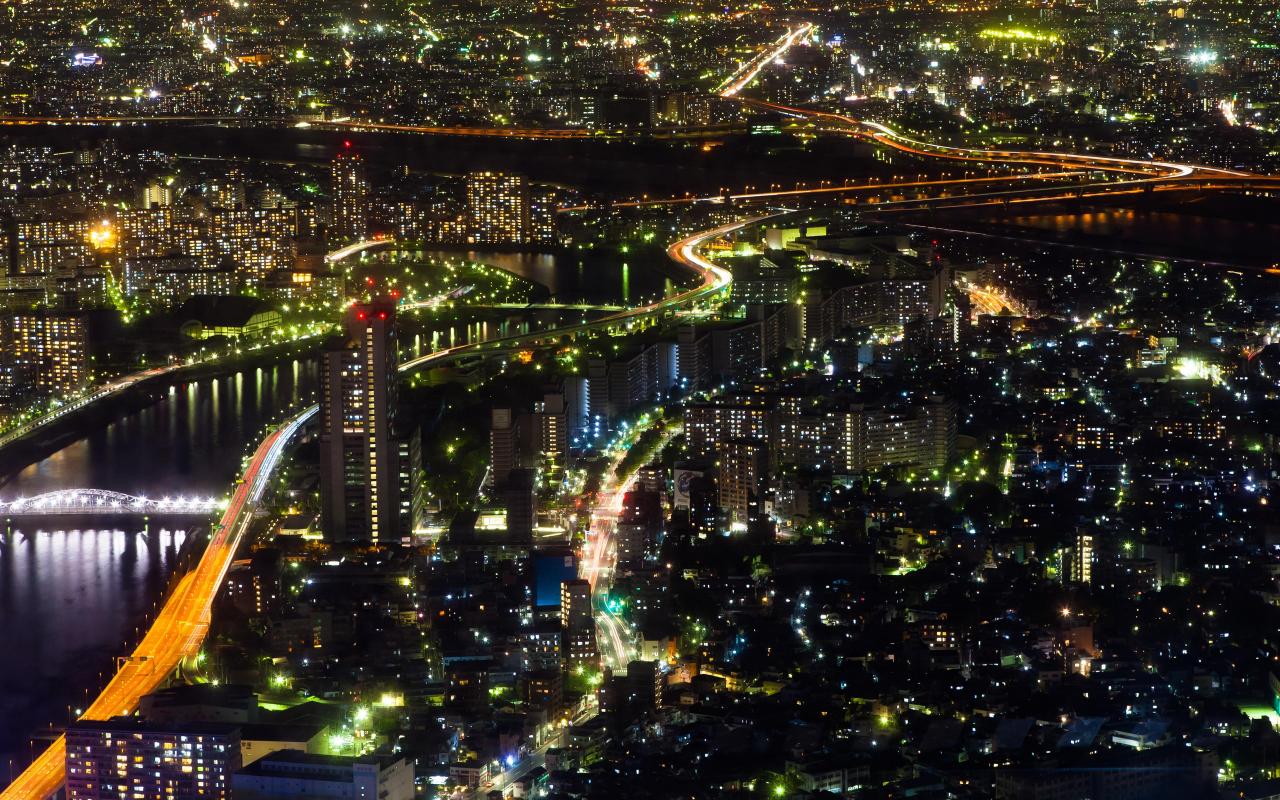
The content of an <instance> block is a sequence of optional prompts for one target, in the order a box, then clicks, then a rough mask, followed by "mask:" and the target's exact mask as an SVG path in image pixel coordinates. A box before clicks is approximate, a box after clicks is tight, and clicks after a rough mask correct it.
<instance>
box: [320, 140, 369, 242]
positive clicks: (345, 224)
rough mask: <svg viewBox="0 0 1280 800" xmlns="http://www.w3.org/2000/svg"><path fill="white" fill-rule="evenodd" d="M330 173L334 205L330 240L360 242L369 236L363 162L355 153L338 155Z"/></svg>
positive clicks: (331, 196) (331, 195) (366, 185)
mask: <svg viewBox="0 0 1280 800" xmlns="http://www.w3.org/2000/svg"><path fill="white" fill-rule="evenodd" d="M329 169H330V198H331V199H332V202H333V219H332V224H331V225H330V228H329V238H330V239H331V240H332V241H334V242H358V241H361V240H363V239H365V238H367V237H368V235H369V179H368V177H367V176H366V174H365V165H364V159H363V158H361V157H360V156H359V155H358V154H356V153H339V154H338V155H337V156H336V157H335V158H334V159H333V163H332V164H330V167H329Z"/></svg>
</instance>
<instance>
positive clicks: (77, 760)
mask: <svg viewBox="0 0 1280 800" xmlns="http://www.w3.org/2000/svg"><path fill="white" fill-rule="evenodd" d="M239 766H240V732H239V729H238V728H237V727H236V726H235V725H229V724H225V725H224V724H214V723H206V724H194V723H192V724H186V725H165V724H160V723H147V722H144V721H142V720H138V719H135V718H131V717H118V718H116V719H113V720H107V721H105V722H87V721H81V722H77V723H75V724H74V725H72V726H71V727H70V728H68V729H67V754H66V770H67V784H66V792H67V799H68V800H108V799H110V800H115V799H116V798H130V799H131V800H197V798H199V799H200V800H206V799H207V800H220V798H227V797H230V796H231V774H232V773H233V772H235V771H236V769H238V768H239Z"/></svg>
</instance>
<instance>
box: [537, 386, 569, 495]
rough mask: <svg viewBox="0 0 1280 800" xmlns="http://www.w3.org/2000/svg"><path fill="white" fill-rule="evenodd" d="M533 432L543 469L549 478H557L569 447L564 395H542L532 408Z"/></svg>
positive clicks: (562, 467)
mask: <svg viewBox="0 0 1280 800" xmlns="http://www.w3.org/2000/svg"><path fill="white" fill-rule="evenodd" d="M533 416H534V421H535V424H536V428H535V432H536V434H537V437H538V441H537V449H538V458H539V460H540V461H541V462H542V464H541V465H542V468H543V471H544V472H545V473H546V475H547V476H548V477H550V478H553V479H554V478H558V477H559V476H560V473H561V471H562V470H563V469H564V463H565V454H566V452H567V451H568V448H569V423H568V419H567V416H566V414H565V402H564V395H563V394H559V393H555V394H548V395H544V396H543V398H542V402H540V403H538V404H537V405H536V407H535V408H534V413H533Z"/></svg>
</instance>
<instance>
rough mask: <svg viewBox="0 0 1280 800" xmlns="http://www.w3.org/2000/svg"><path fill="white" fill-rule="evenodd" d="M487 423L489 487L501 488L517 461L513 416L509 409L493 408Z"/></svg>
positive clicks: (515, 429)
mask: <svg viewBox="0 0 1280 800" xmlns="http://www.w3.org/2000/svg"><path fill="white" fill-rule="evenodd" d="M489 419H490V422H489V476H488V483H489V486H491V487H494V486H499V487H500V486H502V485H503V484H505V483H506V482H507V477H508V476H509V475H511V471H512V470H513V469H515V468H516V466H517V462H518V460H519V452H518V445H517V442H516V438H517V437H516V434H517V428H516V423H515V414H514V413H513V412H512V410H511V409H509V408H495V409H493V411H492V412H491V414H490V418H489Z"/></svg>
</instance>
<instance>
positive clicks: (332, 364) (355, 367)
mask: <svg viewBox="0 0 1280 800" xmlns="http://www.w3.org/2000/svg"><path fill="white" fill-rule="evenodd" d="M396 361H397V358H396V343H395V307H394V306H393V305H392V304H391V303H389V302H382V301H377V302H373V303H358V304H355V305H353V306H352V307H351V308H350V309H348V316H347V320H346V333H345V335H344V336H343V338H342V339H341V340H340V341H338V342H335V343H334V344H333V345H331V346H330V347H329V348H328V349H327V350H326V351H325V354H324V384H323V386H322V389H321V395H320V425H321V429H320V486H321V494H322V499H323V502H324V514H323V528H324V533H325V536H326V537H327V538H329V539H330V540H337V541H341V540H369V541H374V542H387V541H393V540H396V539H398V538H399V537H400V533H401V532H400V531H399V530H398V527H399V518H400V501H399V493H400V489H401V475H400V473H401V471H402V469H403V468H404V465H403V464H402V463H401V462H402V460H403V458H402V453H401V447H400V444H399V442H397V441H396V439H395V438H394V436H393V432H392V421H393V417H394V414H395V399H396Z"/></svg>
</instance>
